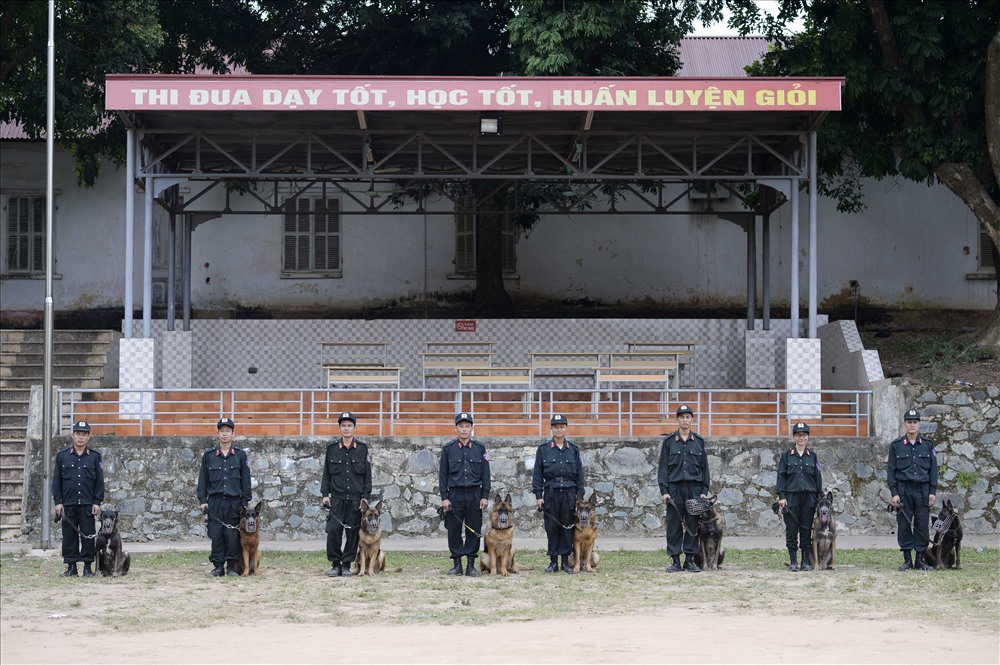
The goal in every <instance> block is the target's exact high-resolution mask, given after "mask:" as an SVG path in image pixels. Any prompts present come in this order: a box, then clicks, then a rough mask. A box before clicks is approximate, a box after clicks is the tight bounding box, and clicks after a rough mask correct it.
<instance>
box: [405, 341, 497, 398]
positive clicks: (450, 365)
mask: <svg viewBox="0 0 1000 665" xmlns="http://www.w3.org/2000/svg"><path fill="white" fill-rule="evenodd" d="M494 347H495V343H494V342H463V341H459V340H456V341H452V342H424V350H423V351H421V352H420V353H419V355H420V365H421V385H422V386H423V388H425V389H426V388H427V379H429V378H441V377H444V378H448V377H456V378H459V373H460V370H463V369H470V370H472V369H487V368H490V367H492V366H493V361H494V358H495V356H496V351H495V350H494Z"/></svg>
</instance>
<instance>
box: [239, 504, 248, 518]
mask: <svg viewBox="0 0 1000 665" xmlns="http://www.w3.org/2000/svg"><path fill="white" fill-rule="evenodd" d="M246 514H247V507H246V506H244V505H243V504H242V503H241V504H240V515H246Z"/></svg>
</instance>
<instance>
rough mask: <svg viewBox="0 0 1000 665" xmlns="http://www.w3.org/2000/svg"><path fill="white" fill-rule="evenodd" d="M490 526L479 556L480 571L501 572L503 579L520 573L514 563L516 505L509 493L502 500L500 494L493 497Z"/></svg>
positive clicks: (492, 573)
mask: <svg viewBox="0 0 1000 665" xmlns="http://www.w3.org/2000/svg"><path fill="white" fill-rule="evenodd" d="M490 526H491V527H492V528H491V529H490V530H489V531H488V532H487V533H486V536H485V537H484V541H485V546H484V547H483V552H482V553H481V554H480V555H479V570H481V571H482V572H486V571H487V570H488V571H489V572H490V575H496V574H497V571H498V570H499V571H500V575H501V576H503V577H507V576H508V575H510V574H511V573H516V572H518V568H517V565H516V564H515V563H514V503H513V502H512V501H511V498H510V494H509V493H508V494H507V496H505V497H504V498H502V499H501V498H500V493H499V492H497V495H496V496H495V497H493V509H492V510H491V511H490Z"/></svg>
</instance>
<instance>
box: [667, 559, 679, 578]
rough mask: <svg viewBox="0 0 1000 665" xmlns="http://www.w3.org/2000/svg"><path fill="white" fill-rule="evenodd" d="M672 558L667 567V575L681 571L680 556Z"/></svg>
mask: <svg viewBox="0 0 1000 665" xmlns="http://www.w3.org/2000/svg"><path fill="white" fill-rule="evenodd" d="M672 558H673V563H671V564H670V565H669V566H667V572H668V573H676V572H679V571H680V569H681V555H680V554H675V555H674V556H673V557H672Z"/></svg>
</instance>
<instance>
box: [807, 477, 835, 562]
mask: <svg viewBox="0 0 1000 665" xmlns="http://www.w3.org/2000/svg"><path fill="white" fill-rule="evenodd" d="M812 563H813V568H814V569H816V570H833V567H834V565H836V563H837V520H836V519H835V517H834V514H833V492H827V493H826V496H820V499H819V501H818V502H817V503H816V517H815V519H814V520H813V531H812Z"/></svg>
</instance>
